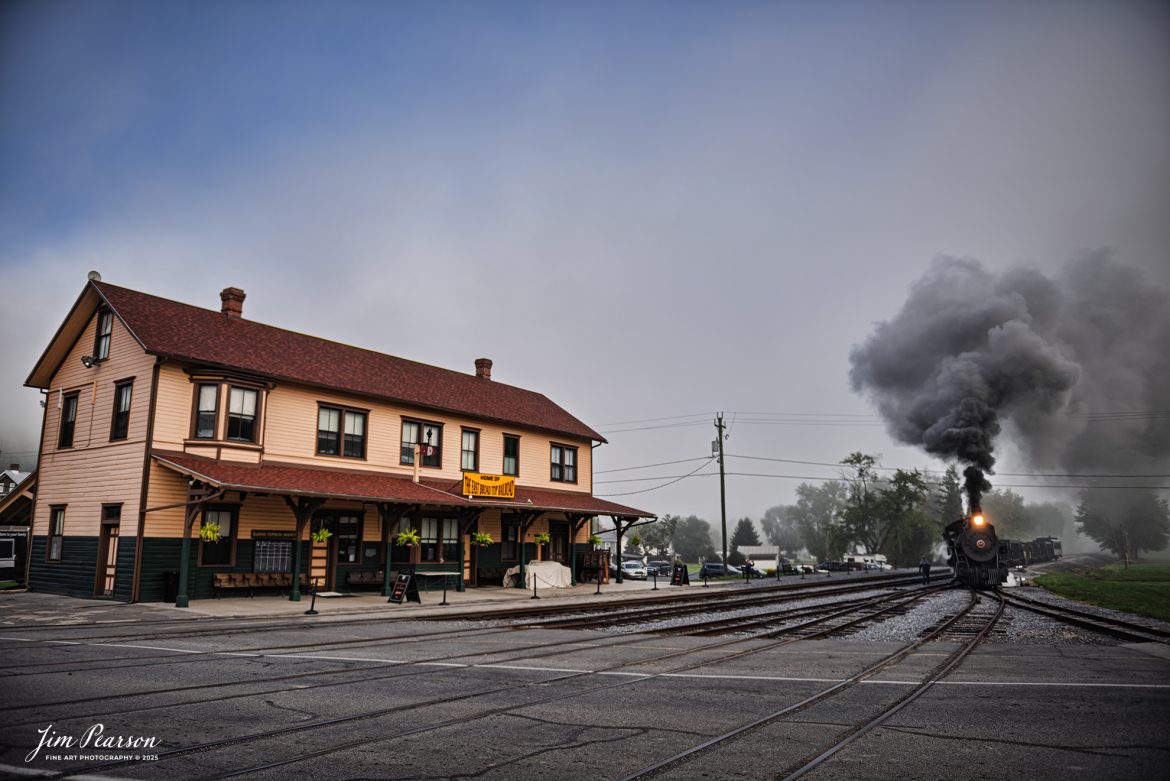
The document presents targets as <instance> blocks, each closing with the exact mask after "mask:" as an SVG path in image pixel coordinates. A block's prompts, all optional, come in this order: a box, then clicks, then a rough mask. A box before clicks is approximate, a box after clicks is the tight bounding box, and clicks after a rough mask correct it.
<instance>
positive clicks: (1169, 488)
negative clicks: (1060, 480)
mask: <svg viewBox="0 0 1170 781" xmlns="http://www.w3.org/2000/svg"><path fill="white" fill-rule="evenodd" d="M699 469H702V465H700V466H699V467H698V468H696V469H695V470H694V471H692V472H689V473H687V474H685V475H658V476H656V477H630V478H625V479H622V480H598V481H595V482H594V484H595V485H601V484H603V483H605V484H608V483H639V482H647V481H649V480H670V482H668V483H663V484H662V485H660V486H655V487H653V488H646V489H643V490H640V491H633V492H631V493H647V492H649V491H656V490H658V489H659V488H665V487H666V486H668V485H673V484H674V483H677V482H679V481H680V480H685V479H687V478H689V477H715V476H716V474H717V473H715V472H710V473H708V474H701V475H696V474H695V472H697V471H699ZM726 474H727V476H729V477H767V478H773V479H777V480H816V481H820V482H822V483H844V482H847V481H846V480H845V479H844V478H841V477H825V476H823V475H776V474H764V473H760V472H727V473H726ZM995 487H996V488H1058V489H1081V488H1090V487H1094V486H1086V485H1060V484H1051V483H998V484H996V486H995ZM1099 487H1102V488H1118V489H1125V490H1141V491H1170V485H1109V486H1099ZM629 495H630V494H598V496H629Z"/></svg>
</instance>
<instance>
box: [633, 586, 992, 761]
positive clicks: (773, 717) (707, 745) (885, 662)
mask: <svg viewBox="0 0 1170 781" xmlns="http://www.w3.org/2000/svg"><path fill="white" fill-rule="evenodd" d="M976 604H977V602H976V599H975V597H974V593H973V592H972V596H971V602H970V603H969V604H968V605H967V606H966V607H965V608H964V609H963V610H962V611H960V612H959V613H957V614H955V615H954V616H952V617H951V618H950V619H948V620H947V621H946V622H944V623H943V624H940V625H939V626H937V627H935V628H933V629H932V630H931V631H930V632H929V633H928V634H926V635H924V636H923V637H920V638H918V639H917V640H914V641H913V642H911V643H909V644H907V645H905V646H903V647H902V648H900V649H899V650H897V651H895V652H894V653H892V654H890V655H888V656H886V657H885V658H883V659H881V660H880V661H878V662H876V663H875V664H873V665H871V666H869V667H867V668H866V669H864V670H862V671H861V672H859V673H857V674H855V675H853V676H851V677H850V678H848V679H846V680H844V681H841V682H840V683H837V684H834V685H832V686H829V687H827V688H825V689H823V690H821V691H820V692H817V693H816V694H813V695H811V696H809V697H806V698H805V699H803V700H801V701H800V702H797V703H794V704H792V705H788V706H786V707H784V708H780V709H778V710H775V711H773V712H771V713H769V714H767V715H765V716H762V717H760V718H758V719H755V720H753V721H750V722H748V723H746V724H742V725H740V726H739V727H736V728H735V729H732V730H729V731H728V732H725V733H723V734H721V735H716V736H715V737H712V738H709V739H707V740H705V741H703V742H702V743H700V744H698V745H696V746H692V747H691V748H689V749H686V750H685V751H681V752H679V753H678V754H675V755H674V756H671V757H668V758H666V759H663V760H661V761H659V762H656V763H655V764H653V765H649V766H647V767H644V768H642V769H640V770H636V771H634V772H633V773H630V774H628V775H626V776H622V778H621V779H620V781H636V779H642V778H647V777H650V776H653V775H656V774H658V773H659V772H661V771H662V770H665V769H667V768H670V767H674V766H677V765H679V764H683V763H685V762H687V761H689V760H691V759H692V758H694V757H695V756H697V755H699V754H701V753H704V752H706V751H708V750H710V749H711V748H714V747H715V746H718V745H720V744H722V743H725V742H726V741H728V740H731V739H733V738H737V737H739V736H741V735H743V734H745V733H747V732H751V731H752V730H756V729H759V728H760V727H763V726H766V725H768V724H771V723H773V722H775V721H777V720H779V719H781V718H784V717H785V716H788V715H791V714H793V713H796V712H798V711H801V710H804V709H805V708H808V707H810V706H812V705H815V704H816V703H818V702H821V701H823V700H826V699H828V698H829V697H832V696H835V695H837V694H840V693H841V692H843V691H845V690H846V689H849V688H852V687H853V686H855V685H857V684H858V683H860V682H861V681H862V680H864V679H865V678H867V677H869V676H871V675H873V674H874V673H876V672H879V671H880V670H882V669H885V668H886V667H889V666H890V665H892V664H895V663H897V662H899V661H901V660H902V659H904V658H905V657H906V656H908V655H909V654H911V653H912V652H914V651H915V650H916V649H918V648H920V647H921V646H923V645H925V644H926V643H928V642H931V641H932V640H934V639H935V638H937V637H938V636H939V635H941V634H942V633H943V632H945V631H946V630H947V629H949V628H950V627H951V626H952V625H953V624H955V623H957V622H958V621H959V620H961V619H962V618H963V617H965V616H966V615H967V614H968V613H970V611H971V610H972V609H973V608H974V607H975V605H976ZM1000 612H1002V603H1001V606H1000ZM998 616H999V613H997V614H996V617H995V618H996V619H997V618H998ZM993 624H994V620H992V621H991V622H990V623H989V624H988V626H987V629H990V627H991V626H992V625H993ZM972 647H973V646H972ZM967 653H969V651H967ZM965 655H966V654H964V656H965ZM945 664H946V662H944V665H945ZM952 666H953V665H952ZM937 669H939V668H936V670H937ZM950 669H951V667H947V668H946V671H947V672H949V670H950ZM943 674H945V673H943ZM939 677H941V674H936V675H933V676H932V678H931V679H930V680H929V681H928V682H927V683H926V685H925V687H924V688H923V689H922V690H923V691H925V688H929V686H931V685H933V683H934V682H935V681H936V680H937V679H938V678H939ZM916 696H917V695H914V697H916ZM911 699H912V698H911ZM908 701H909V700H908V697H902V698H899V700H898V701H896V702H895V703H894V706H893V708H894V710H896V709H900V708H901V707H902V706H903V705H904V704H905V702H908ZM893 712H894V711H893V710H890V711H889V713H888V715H892V713H893ZM886 717H887V715H886V714H885V713H883V714H879V715H878V716H877V717H875V721H874V724H873V725H872V726H876V724H877V723H880V721H882V720H884V719H885V718H886ZM872 726H871V725H869V724H868V723H866V724H862V725H860V726H859V727H858V728H857V729H856V730H855V731H854V735H860V734H863V731H868V730H869V729H872ZM853 739H855V737H850V738H847V739H846V740H845V741H841V742H839V743H838V744H837V745H835V746H833V747H832V748H830V749H829V750H827V751H825V752H822V753H821V754H820V755H818V756H817V757H815V758H814V759H813V760H812V761H811V762H809V763H806V765H805V766H804V767H802V768H801V769H799V770H798V771H797V773H796V775H792V776H779V777H778V778H796V777H797V775H802V774H803V773H805V772H807V770H809V769H812V767H815V766H816V765H817V764H820V763H821V762H823V761H824V760H825V759H827V758H828V757H830V756H832V754H833V753H836V751H839V750H840V749H841V748H843V747H844V746H845V745H847V743H848V742H850V741H851V740H853Z"/></svg>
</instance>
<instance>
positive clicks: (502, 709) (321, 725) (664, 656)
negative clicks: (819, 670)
mask: <svg viewBox="0 0 1170 781" xmlns="http://www.w3.org/2000/svg"><path fill="white" fill-rule="evenodd" d="M653 638H654V636H652V635H649V636H648V635H638V636H628V637H626V638H623V639H622V641H624V642H627V643H631V644H632V643H636V642H647V641H653ZM798 640H799V638H791V637H790V638H785V639H782V640H774V641H772V642H765V643H761V642H759V638H755V637H749V638H745V637H733V638H730V639H725V640H720V641H718V642H714V643H707V644H704V645H702V646H699V647H691V648H685V649H682V650H672V651H670V652H666V653H659V654H656V655H653V656H650V657H647V658H641V659H637V660H634V661H630V662H622V663H618V664H614V665H612V666H609V667H605V668H602V669H597V670H587V671H574V672H565V673H563V674H559V675H555V676H553V677H552V678H544V679H541V680H539V681H531V682H527V683H520V684H516V683H515V682H509V683H507V684H506V685H502V686H500V685H494V686H491V687H490V688H487V689H480V690H476V691H470V692H466V693H464V694H462V695H458V696H455V697H451V696H444V697H440V698H435V699H431V700H426V701H422V702H414V703H410V704H408V705H404V704H402V703H397V704H395V705H394V706H393V707H387V708H380V709H377V710H372V711H363V712H359V713H351V714H347V715H344V716H341V717H337V718H330V719H320V720H315V721H312V722H308V723H300V724H294V725H289V726H285V727H282V728H279V729H274V730H263V731H258V732H255V733H251V734H247V735H237V736H234V737H231V738H225V739H221V740H209V741H207V742H204V743H201V744H198V745H193V746H185V747H180V748H175V749H171V750H164V751H160V752H158V754H157V757H158V759H157V760H156V762H166V761H171V760H175V759H180V758H182V757H184V756H188V755H190V754H194V753H205V752H214V751H218V750H222V749H229V750H230V749H232V747H235V746H239V745H241V744H248V743H262V742H263V741H266V740H281V741H282V742H281V744H280V745H281V750H280V751H279V752H278V753H279V755H280V756H281V758H280V759H278V760H276V761H272V762H267V763H264V764H258V765H254V766H250V767H246V768H234V769H231V770H226V771H220V772H218V773H217V774H216V775H211V776H207V777H205V778H204V779H203V781H212V779H224V778H234V777H238V776H243V775H249V774H253V773H260V772H264V771H269V770H273V769H276V768H283V767H286V766H288V765H293V764H296V763H299V762H305V761H309V760H312V759H316V758H319V757H324V756H328V755H331V754H334V753H338V752H345V751H352V750H354V749H358V748H361V747H365V746H370V745H375V744H379V743H383V742H386V741H393V740H400V739H402V738H406V737H410V736H415V735H420V734H425V733H429V732H433V731H437V730H442V729H445V728H449V727H452V726H456V725H460V726H461V725H465V724H466V723H468V722H469V721H476V720H479V719H487V718H492V717H496V716H500V715H504V714H509V713H514V712H517V711H521V710H523V709H526V708H531V707H533V706H538V705H544V704H547V703H551V702H556V701H562V700H568V699H571V698H575V697H580V696H585V695H593V694H596V693H598V692H603V691H607V690H611V689H617V688H619V687H626V686H635V685H638V684H640V683H642V682H644V681H649V680H654V679H658V678H661V677H662V676H668V675H678V674H682V673H686V672H689V671H693V670H696V669H698V668H702V667H709V666H711V665H716V664H721V663H725V662H730V661H732V660H735V659H739V658H742V657H746V656H749V655H753V654H758V653H761V652H764V651H767V650H771V649H774V648H777V647H779V646H781V645H786V644H789V643H793V642H797V641H798ZM622 641H618V643H616V644H620V643H621V642H622ZM565 644H566V645H568V644H573V645H576V646H577V647H578V648H579V647H580V645H581V640H580V638H576V639H575V640H573V641H566V643H565ZM569 650H570V649H568V648H560V649H557V650H553V651H548V652H547V653H545V654H542V656H545V657H547V656H553V655H556V654H559V653H568V652H569ZM910 650H912V649H910V648H907V649H906V650H905V652H904V654H902V655H903V656H904V655H905V654H908V653H910ZM713 651H721V653H720V655H718V656H712V652H713ZM894 656H895V657H896V656H897V655H894ZM688 657H689V658H688ZM521 658H522V659H531V658H533V655H531V654H526V655H524V656H523V657H517V660H519V659H521ZM891 658H893V657H891ZM672 659H678V660H681V661H682V662H683V663H682V664H681V665H677V666H671V667H667V668H666V669H661V670H658V671H655V672H641V671H639V670H637V668H643V669H644V666H645V665H647V664H652V663H661V662H664V661H668V660H672ZM500 664H501V663H500V662H499V661H496V662H493V663H492V664H490V665H484V666H485V667H498V666H500ZM411 666H413V667H415V669H413V670H408V671H402V672H400V673H399V674H398V675H397V676H394V677H405V676H406V675H410V674H412V673H413V674H441V673H442V672H449V671H450V670H451V669H452V668H451V666H444V667H440V668H438V669H428V670H425V671H420V670H418V669H417V665H416V664H414V663H412V665H411ZM466 666H468V667H476V666H479V665H466ZM876 669H877V668H868V669H867V670H865V671H863V672H862V673H859V675H858V676H856V677H855V678H856V680H860V677H862V676H864V675H866V674H872V672H874V671H876ZM635 671H636V674H635V675H622V676H620V677H617V679H616V680H613V679H610V678H608V677H607V680H610V681H611V682H607V683H604V684H600V685H594V686H588V687H585V688H579V687H576V686H574V687H569V690H568V691H565V690H558V689H557V686H556V685H557V684H563V683H567V682H570V681H579V679H582V678H587V677H590V678H591V677H595V676H598V675H600V674H605V673H617V672H627V673H628V672H635ZM851 680H853V679H851ZM856 680H854V682H856ZM835 688H841V687H835ZM550 689H551V691H550ZM521 690H527V691H531V692H536V693H538V694H539V696H537V697H534V698H527V699H525V701H523V702H519V703H515V702H513V704H508V705H499V706H493V705H491V700H488V707H486V708H484V709H482V710H480V711H479V712H477V713H475V714H472V715H470V716H463V717H459V718H447V719H441V720H439V721H436V722H433V723H430V724H422V725H419V726H406V728H405V729H402V728H398V729H385V728H379V729H378V730H376V735H375V736H373V737H362V738H360V739H353V740H344V739H339V740H336V741H332V742H330V745H329V746H328V747H327V748H323V749H318V750H315V751H307V752H304V753H299V754H294V755H290V753H289V751H288V749H287V747H288V746H289V745H296V743H290V742H288V740H287V738H289V737H292V736H296V735H299V734H301V733H311V732H313V731H315V730H326V729H329V728H332V727H344V726H345V725H351V724H353V723H355V722H361V721H369V720H375V719H380V718H384V717H391V716H402V715H403V714H404V712H406V711H408V710H409V712H410V714H411V723H417V721H418V719H419V716H418V714H419V713H420V712H423V713H425V711H426V709H427V708H429V707H432V706H433V707H438V708H441V709H446V708H449V707H450V705H451V704H452V703H454V702H460V701H473V700H478V699H482V698H493V697H498V696H499V695H502V694H503V693H505V692H507V693H509V695H510V698H512V699H514V696H513V695H514V694H515V692H517V691H521ZM244 696H246V695H244ZM399 726H401V725H399ZM134 764H136V763H135V762H133V761H119V762H103V763H99V764H94V765H91V766H87V767H82V768H71V769H69V770H62V771H60V772H59V773H57V774H56V775H54V776H50V777H58V778H59V777H64V776H70V775H78V774H86V773H96V772H105V771H108V770H110V769H112V768H116V767H119V766H125V765H134ZM155 766H157V765H152V767H155Z"/></svg>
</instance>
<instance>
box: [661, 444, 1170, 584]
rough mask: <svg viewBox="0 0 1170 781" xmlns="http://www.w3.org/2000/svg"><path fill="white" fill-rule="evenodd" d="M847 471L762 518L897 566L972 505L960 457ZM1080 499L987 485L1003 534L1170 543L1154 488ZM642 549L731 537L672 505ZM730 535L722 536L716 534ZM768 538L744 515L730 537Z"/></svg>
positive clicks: (791, 549) (711, 555)
mask: <svg viewBox="0 0 1170 781" xmlns="http://www.w3.org/2000/svg"><path fill="white" fill-rule="evenodd" d="M841 465H842V470H843V472H842V477H841V479H840V480H827V481H825V482H823V483H819V484H813V483H802V484H801V485H800V486H799V487H798V488H797V489H796V503H795V504H791V505H776V506H775V507H771V508H769V509H768V511H767V512H765V513H764V515H763V517H762V518H761V519H760V520H759V531H762V532H763V539H764V540H766V542H767V544H770V545H775V546H776V547H778V548H779V549H780V551H781V553H782V554H783V555H785V556H788V557H790V558H796V557H798V556H800V555H801V554H802V552H807V554H808V556H809V557H811V558H812V559H813V560H815V561H836V560H841V559H842V558H844V557H845V556H846V555H847V554H851V553H854V552H856V553H864V554H870V555H872V554H883V555H884V556H885V557H886V559H887V560H888V561H889V562H890V563H891V564H893V565H895V566H912V565H913V564H914V563H915V562H917V561H918V560H919V558H920V557H922V556H927V557H928V558H930V557H932V556H933V555H934V553H935V551H936V549H937V548H938V546H939V543H940V539H941V531H942V527H943V526H945V525H947V524H948V523H950V522H952V521H954V520H955V519H956V518H959V517H961V516H962V515H963V514H964V507H963V492H962V485H961V482H960V478H959V473H958V469H957V467H956V466H953V465H952V466H951V467H949V468H948V469H947V470H946V472H945V473H944V475H943V477H942V478H941V479H939V480H934V481H932V480H928V479H927V478H926V477H925V476H924V475H923V474H922V473H920V472H919V471H918V470H909V471H907V470H903V469H896V470H894V472H893V474H892V475H889V476H881V475H879V474H878V462H877V459H876V458H875V457H874V456H871V455H867V454H864V453H852V454H850V455H849V456H848V457H846V458H844V459H842V461H841ZM1079 499H1080V501H1079V504H1078V506H1077V507H1076V508H1075V509H1074V508H1073V507H1072V506H1071V505H1069V504H1067V503H1063V502H1027V501H1025V500H1024V498H1023V497H1022V496H1020V495H1019V494H1017V493H1015V492H1013V491H1011V490H1007V489H995V490H992V491H989V492H987V493H985V494H984V495H983V499H982V504H983V507H982V509H983V512H984V514H985V515H987V517H988V518H989V519H990V520H991V522H992V523H993V524H994V525H995V528H996V533H997V534H998V535H999V537H1000V538H1001V539H1016V540H1031V539H1034V538H1036V537H1062V538H1065V539H1067V538H1069V537H1070V536H1071V535H1072V534H1073V533H1074V532H1080V533H1081V534H1084V535H1086V536H1087V537H1089V538H1091V539H1093V540H1095V541H1096V542H1097V543H1098V544H1099V545H1100V546H1101V548H1102V549H1103V550H1108V551H1110V552H1112V553H1114V554H1115V555H1117V556H1119V557H1123V558H1127V559H1128V558H1137V556H1138V554H1139V552H1141V551H1154V550H1161V549H1162V548H1164V547H1166V545H1167V544H1168V543H1170V509H1168V507H1167V502H1166V500H1165V499H1160V498H1159V497H1158V496H1157V494H1155V493H1154V491H1153V490H1133V489H1116V488H1112V489H1111V488H1107V487H1097V486H1093V487H1086V488H1084V489H1082V490H1081V492H1080V496H1079ZM639 532H640V534H639V537H640V543H641V548H642V552H643V553H645V554H647V555H650V556H668V555H670V553H671V551H673V552H674V554H675V555H677V556H679V557H681V558H682V559H683V560H684V561H698V560H700V559H717V558H718V554H717V553H716V549H717V547H722V545H721V541H719V540H717V538H716V537H714V535H713V534H712V527H711V524H710V523H708V522H707V521H706V520H704V519H702V518H699V517H697V516H694V515H690V516H687V517H682V516H677V515H665V516H663V517H662V518H660V519H659V520H658V521H657V522H655V523H653V524H650V525H648V526H645V527H641V528H640V529H639ZM717 542H718V543H720V544H719V545H718V546H717V544H716V543H717ZM760 544H763V543H762V541H761V537H760V534H759V532H758V531H757V527H756V524H755V522H754V521H753V520H752V519H751V518H741V519H739V521H738V522H737V523H736V525H735V529H734V531H733V533H732V535H731V538H730V539H729V540H728V548H729V552H728V559H729V561H730V562H731V563H732V564H736V563H741V562H742V561H743V560H744V558H745V557H744V556H743V554H742V553H741V552H740V548H742V547H743V546H745V545H760Z"/></svg>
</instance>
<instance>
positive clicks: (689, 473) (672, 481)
mask: <svg viewBox="0 0 1170 781" xmlns="http://www.w3.org/2000/svg"><path fill="white" fill-rule="evenodd" d="M705 466H707V464H699V465H698V466H697V467H695V468H694V469H692V470H691V471H690V472H688V473H687V474H685V475H682V476H680V477H677V478H675V479H673V480H671V481H670V482H668V483H663V484H662V485H656V486H654V487H653V488H643V489H642V490H640V491H628V492H626V493H622V494H597V495H598V496H602V497H610V496H633V495H634V494H645V493H649V492H650V491H657V490H658V489H660V488H666V487H667V486H668V485H674V484H675V483H677V482H679V481H680V480H686V479H687V478H688V477H692V476H694V474H695V472H698V471H699V470H700V469H702V468H703V467H705ZM641 479H642V480H653V479H655V478H652V477H645V478H641ZM614 482H623V481H620V480H618V481H614Z"/></svg>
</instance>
